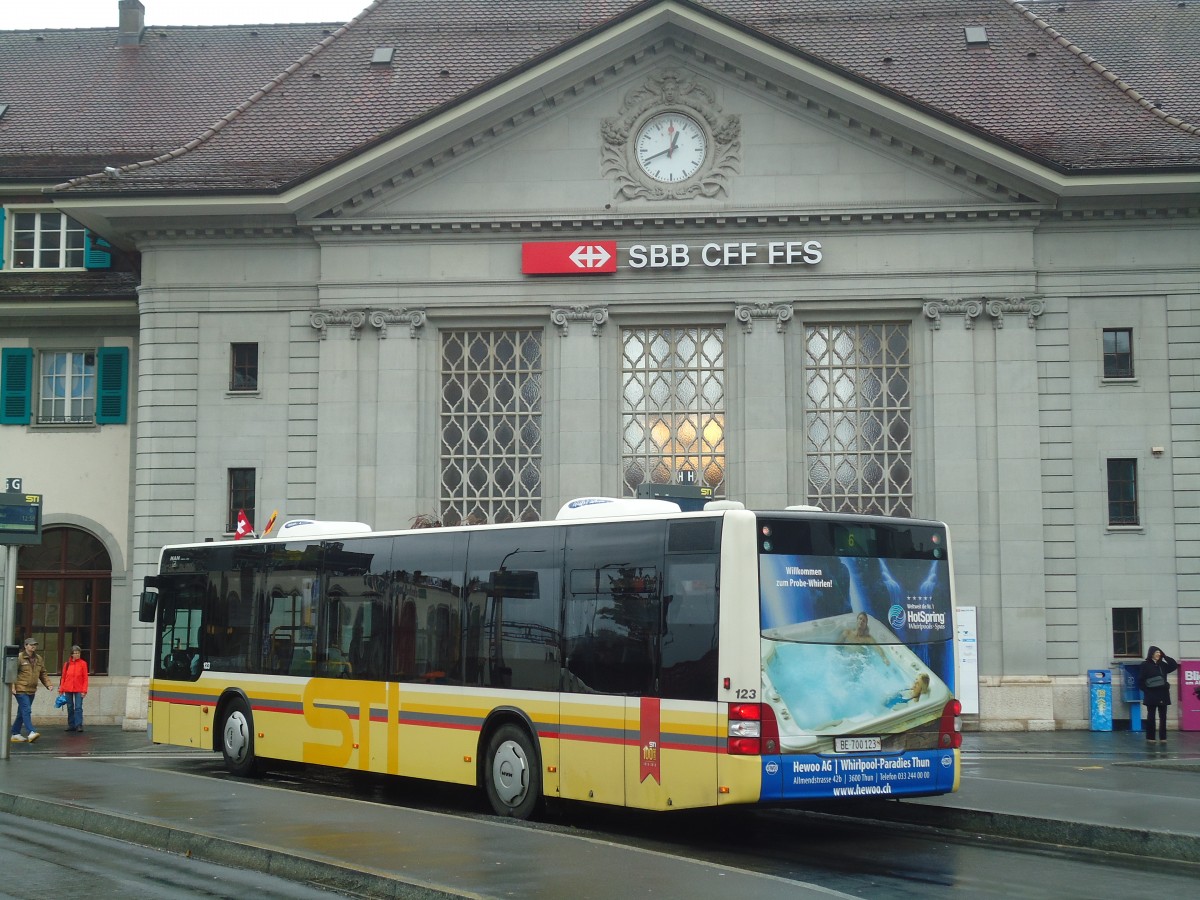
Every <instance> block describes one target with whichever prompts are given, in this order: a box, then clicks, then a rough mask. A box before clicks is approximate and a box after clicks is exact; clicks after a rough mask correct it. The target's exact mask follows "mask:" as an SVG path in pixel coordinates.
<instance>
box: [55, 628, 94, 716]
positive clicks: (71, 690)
mask: <svg viewBox="0 0 1200 900" xmlns="http://www.w3.org/2000/svg"><path fill="white" fill-rule="evenodd" d="M58 690H59V693H62V694H66V695H67V731H83V698H84V697H86V696H87V692H88V666H87V661H86V660H85V659H84V658H83V651H82V650H80V649H79V645H78V644H75V645H74V646H73V647H71V658H70V659H68V660H67V661H66V663H65V664H64V665H63V667H62V673H61V674H60V675H59V676H58Z"/></svg>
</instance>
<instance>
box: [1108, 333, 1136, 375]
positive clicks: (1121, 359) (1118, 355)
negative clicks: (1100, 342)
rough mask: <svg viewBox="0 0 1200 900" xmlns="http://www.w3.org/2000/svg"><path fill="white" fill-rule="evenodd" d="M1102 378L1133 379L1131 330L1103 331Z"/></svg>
mask: <svg viewBox="0 0 1200 900" xmlns="http://www.w3.org/2000/svg"><path fill="white" fill-rule="evenodd" d="M1104 377H1105V378H1132V377H1133V329H1132V328H1105V329H1104Z"/></svg>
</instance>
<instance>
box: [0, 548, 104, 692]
mask: <svg viewBox="0 0 1200 900" xmlns="http://www.w3.org/2000/svg"><path fill="white" fill-rule="evenodd" d="M111 625H112V561H111V560H110V558H109V555H108V551H107V550H105V549H104V545H103V544H102V543H101V542H100V541H99V540H97V539H96V537H95V536H93V535H91V534H88V533H87V532H86V531H82V530H80V529H78V528H46V529H45V530H44V531H43V532H42V543H41V544H38V545H30V546H25V547H22V548H21V549H20V551H19V553H18V555H17V608H16V618H15V621H14V627H13V634H12V635H11V639H12V643H20V642H21V641H22V640H23V639H24V638H25V637H28V636H32V637H34V638H36V639H37V641H38V643H39V645H40V648H39V649H40V650H41V653H42V656H43V658H44V659H45V660H46V669H47V671H49V672H58V671H59V670H60V669H61V667H62V664H63V662H64V661H65V660H66V658H67V656H68V655H69V654H70V652H71V645H72V644H78V645H79V646H80V647H81V648H82V650H83V658H84V659H85V660H87V664H88V670H89V671H90V672H91V673H92V674H93V675H104V674H107V673H108V651H109V642H110V639H111V635H112V627H111Z"/></svg>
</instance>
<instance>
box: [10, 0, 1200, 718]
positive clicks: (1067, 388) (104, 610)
mask: <svg viewBox="0 0 1200 900" xmlns="http://www.w3.org/2000/svg"><path fill="white" fill-rule="evenodd" d="M118 7H119V14H120V24H119V26H118V27H117V28H114V29H88V30H63V31H44V32H30V31H24V32H4V33H0V48H3V50H4V53H3V54H0V86H2V87H0V90H4V91H11V92H12V94H11V95H9V96H0V108H3V112H2V113H0V203H2V204H3V207H4V213H5V217H4V219H3V226H4V233H3V237H2V238H0V247H2V248H3V251H2V253H3V260H4V262H3V267H2V268H0V351H2V353H3V370H2V375H3V382H2V383H0V393H2V398H0V402H2V404H3V405H2V409H0V474H3V475H5V476H13V475H19V476H21V478H22V484H23V485H24V488H25V489H26V490H29V491H35V492H38V493H40V494H42V495H43V497H44V509H45V527H46V529H47V531H46V534H47V536H48V540H46V541H45V542H44V543H43V545H42V546H41V547H40V548H27V549H24V550H22V551H21V552H20V568H19V574H18V576H17V578H16V594H17V610H16V613H17V620H16V622H15V623H13V625H12V628H11V634H12V635H20V634H24V633H34V634H35V635H38V636H39V637H40V639H41V641H42V646H43V650H44V652H45V653H46V655H47V657H48V660H49V662H50V663H51V668H52V669H53V668H54V662H55V658H56V657H55V655H54V654H56V653H60V652H61V651H62V649H63V648H64V647H69V646H70V644H71V643H80V644H82V645H84V646H85V652H87V653H88V654H89V655H90V661H91V663H92V668H93V671H94V672H96V673H97V677H96V683H97V685H98V693H99V700H98V708H97V710H96V712H97V715H98V716H100V717H102V718H104V717H106V718H107V720H108V721H120V722H123V723H124V724H125V725H126V726H127V727H130V728H136V727H140V726H141V725H142V724H144V721H145V716H146V683H147V678H148V674H149V671H150V643H149V642H150V638H151V633H150V630H149V628H148V627H146V626H142V625H140V624H139V623H137V621H136V609H135V607H136V604H135V603H134V598H135V596H136V594H137V592H138V591H139V590H140V584H141V580H142V578H143V577H145V576H146V575H148V574H150V573H151V572H153V571H154V569H155V566H156V564H157V559H158V552H159V549H160V548H161V546H162V545H164V544H167V543H175V542H185V541H194V540H202V539H205V538H214V539H222V538H224V537H230V536H232V532H233V530H234V528H235V526H236V517H237V513H238V511H239V510H245V511H246V513H247V515H248V516H249V517H250V519H251V521H252V522H253V523H254V524H256V525H258V526H259V527H260V528H261V527H262V526H263V525H264V524H265V522H266V520H267V518H268V517H269V516H270V515H271V514H272V512H273V511H276V510H277V511H278V513H279V518H280V521H283V520H286V519H290V518H299V517H317V518H322V519H335V520H348V521H363V522H368V523H370V524H372V525H373V526H375V527H377V528H381V529H382V528H399V527H406V526H408V525H409V524H410V523H412V522H413V521H414V520H417V519H419V518H427V519H436V520H438V521H441V522H444V523H447V524H454V523H460V522H467V523H470V522H501V521H514V520H521V521H524V520H534V519H541V518H548V517H551V516H553V515H554V513H555V511H556V510H557V509H558V508H559V507H560V506H561V505H562V503H563V502H565V501H566V500H568V499H570V498H572V497H577V496H583V495H609V496H631V495H633V494H635V493H636V492H637V490H638V488H639V486H641V485H644V484H651V485H688V486H693V487H694V486H699V487H701V488H703V489H704V490H705V491H706V492H707V493H709V494H711V496H713V497H718V498H727V499H735V500H740V501H742V502H744V503H745V504H746V505H747V506H749V507H752V508H753V507H759V508H766V507H780V506H784V505H788V504H798V503H805V504H815V505H820V506H822V507H825V508H827V509H831V510H846V511H864V512H875V513H885V514H894V515H912V516H919V517H930V518H938V519H941V520H943V521H945V522H946V523H947V524H948V525H949V526H950V528H951V533H952V538H953V545H954V551H955V567H956V572H955V574H956V585H957V592H958V603H959V604H960V606H964V607H970V608H973V609H974V610H975V616H976V623H977V625H976V627H977V648H978V652H977V667H978V682H979V696H978V727H981V728H997V729H999V728H1029V729H1045V728H1054V727H1060V728H1072V727H1086V722H1087V688H1086V672H1087V670H1088V669H1092V668H1107V667H1109V666H1110V665H1111V664H1113V663H1114V661H1120V660H1128V661H1136V660H1137V659H1139V658H1140V657H1141V656H1142V655H1144V652H1145V650H1146V648H1147V647H1148V646H1149V645H1150V644H1152V643H1153V644H1157V645H1159V646H1162V647H1164V649H1166V650H1167V651H1168V652H1170V653H1171V654H1172V655H1174V656H1177V657H1184V658H1194V657H1196V656H1197V654H1200V509H1198V507H1200V503H1198V499H1200V428H1198V425H1200V378H1198V376H1200V365H1198V363H1197V355H1198V348H1200V311H1198V310H1200V132H1198V129H1197V124H1198V123H1200V87H1198V85H1200V60H1197V58H1196V54H1195V53H1194V47H1195V46H1196V43H1197V41H1198V40H1200V7H1198V6H1197V5H1195V4H1189V5H1179V4H1176V3H1173V2H1171V3H1168V2H1159V0H1092V2H1087V3H1081V2H1076V3H1071V2H1068V3H1061V2H1054V3H1043V2H1025V3H1017V2H1013V0H972V2H967V0H961V2H958V0H912V2H906V3H904V4H896V3H892V2H883V0H852V2H851V0H797V2H786V3H772V4H762V3H757V2H751V0H706V2H691V0H646V2H628V0H624V2H623V0H596V2H588V3H583V4H580V3H566V2H562V3H559V2H522V0H512V2H495V3H488V4H478V3H472V2H465V0H445V2H438V3H431V2H393V0H376V2H373V3H371V4H370V5H369V6H367V7H366V9H365V10H364V11H363V12H362V13H361V14H360V15H359V16H358V17H356V18H355V19H354V20H352V21H351V22H350V23H348V24H345V25H337V24H317V25H263V26H227V27H222V28H156V27H153V26H146V25H145V11H144V9H143V8H142V4H141V3H139V2H138V0H120V3H119V4H118ZM117 11H118V10H114V12H117ZM152 15H153V10H151V16H152ZM18 71H19V73H20V77H17V75H18ZM56 73H57V77H58V78H59V80H58V81H57V82H56V81H55V80H54V77H55V75H56ZM10 76H11V77H10ZM67 87H69V88H70V90H66V88H67ZM10 577H11V574H10V573H9V572H7V570H6V574H5V578H10ZM41 699H42V700H43V701H47V702H49V700H48V698H41Z"/></svg>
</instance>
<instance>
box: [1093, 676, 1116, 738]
mask: <svg viewBox="0 0 1200 900" xmlns="http://www.w3.org/2000/svg"><path fill="white" fill-rule="evenodd" d="M1088 708H1089V711H1090V713H1091V718H1092V731H1112V730H1113V689H1112V673H1111V672H1110V671H1109V670H1108V669H1088Z"/></svg>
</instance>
